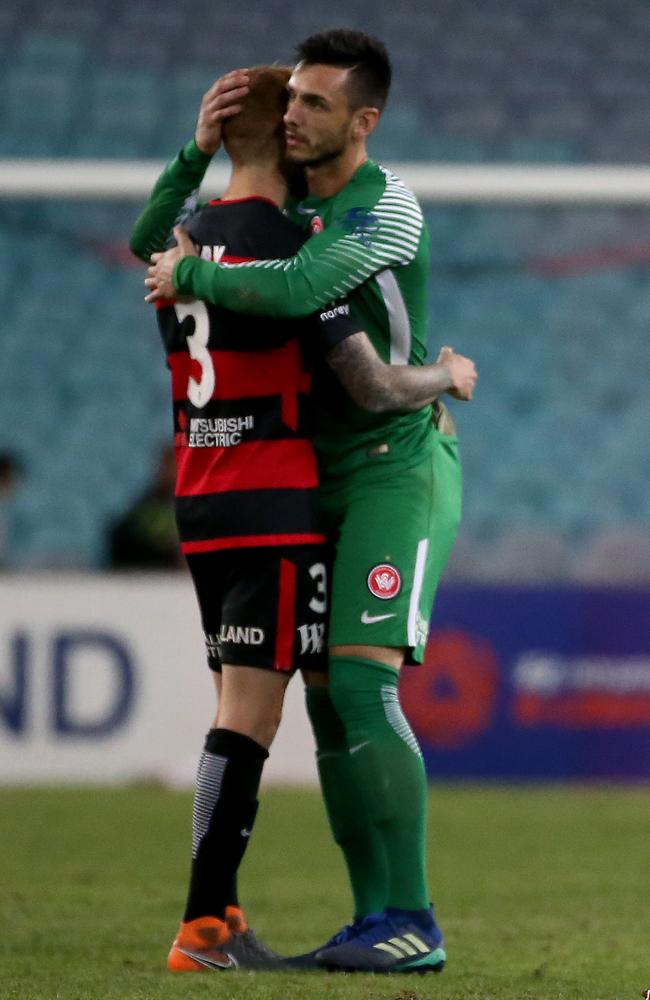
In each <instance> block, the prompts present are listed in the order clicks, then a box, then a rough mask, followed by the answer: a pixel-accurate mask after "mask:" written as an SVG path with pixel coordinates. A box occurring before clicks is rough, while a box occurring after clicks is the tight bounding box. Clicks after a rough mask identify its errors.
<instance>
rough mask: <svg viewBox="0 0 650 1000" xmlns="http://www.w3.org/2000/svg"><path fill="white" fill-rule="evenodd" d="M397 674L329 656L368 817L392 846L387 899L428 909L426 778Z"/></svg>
mask: <svg viewBox="0 0 650 1000" xmlns="http://www.w3.org/2000/svg"><path fill="white" fill-rule="evenodd" d="M398 679H399V674H398V671H396V670H394V669H393V668H392V667H389V666H386V665H385V664H383V663H377V662H376V661H374V660H367V659H361V658H360V657H349V658H347V657H338V656H336V657H332V658H331V660H330V686H329V693H330V697H331V699H332V701H333V703H334V707H335V708H336V711H337V713H338V715H339V716H340V718H341V720H342V721H343V725H344V726H345V732H346V737H347V743H348V747H349V751H350V762H351V765H352V769H353V771H354V772H355V773H356V776H357V781H358V788H359V792H360V796H361V798H360V804H361V805H362V808H363V811H364V813H365V822H366V824H367V825H373V826H374V827H375V829H376V830H377V831H378V833H379V835H380V837H381V839H382V842H383V844H384V848H385V852H386V859H387V864H388V897H387V899H386V903H385V905H386V906H394V907H398V908H399V909H405V910H423V909H426V908H427V907H428V906H429V900H430V896H429V890H428V886H427V879H426V868H425V864H426V819H427V779H426V772H425V769H424V762H423V760H422V754H421V753H420V748H419V746H418V743H417V740H416V738H415V736H414V734H413V731H412V730H411V727H410V726H409V724H408V722H407V720H406V718H405V716H404V714H403V712H402V709H401V706H400V703H399V696H398V691H397V682H398ZM357 811H359V806H358V805H357Z"/></svg>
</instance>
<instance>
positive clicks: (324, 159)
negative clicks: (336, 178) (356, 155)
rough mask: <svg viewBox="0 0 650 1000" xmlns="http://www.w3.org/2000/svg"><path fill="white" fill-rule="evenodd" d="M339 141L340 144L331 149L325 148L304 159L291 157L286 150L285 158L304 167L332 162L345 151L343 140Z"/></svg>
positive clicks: (320, 165) (319, 165)
mask: <svg viewBox="0 0 650 1000" xmlns="http://www.w3.org/2000/svg"><path fill="white" fill-rule="evenodd" d="M339 143H340V145H338V146H336V147H335V148H333V149H326V150H325V151H323V152H321V153H317V154H316V155H315V156H310V157H307V158H306V159H304V160H303V159H300V158H296V159H293V158H292V156H291V153H290V152H288V153H287V159H288V160H289V162H290V163H293V164H295V165H296V166H301V167H305V168H314V167H322V166H324V165H325V164H326V163H333V162H334V160H338V158H339V157H340V156H342V155H343V153H344V152H345V142H341V141H340V140H339Z"/></svg>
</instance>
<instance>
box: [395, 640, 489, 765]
mask: <svg viewBox="0 0 650 1000" xmlns="http://www.w3.org/2000/svg"><path fill="white" fill-rule="evenodd" d="M498 687H499V668H498V663H497V658H496V654H495V651H494V649H493V647H492V646H491V645H490V643H489V642H486V641H485V640H484V639H477V638H475V637H474V636H471V635H468V634H467V633H466V632H463V631H461V630H457V631H449V632H437V633H436V632H434V633H433V634H432V635H431V637H430V639H429V642H428V644H427V648H426V651H425V654H424V663H422V664H421V666H419V667H415V668H414V669H412V670H411V669H404V670H403V671H402V679H401V682H400V698H401V701H402V705H403V707H404V711H405V713H406V716H407V718H408V719H409V721H410V723H411V725H412V726H413V729H414V730H415V733H416V735H417V736H418V738H419V739H421V740H422V741H423V742H424V743H426V744H428V745H429V746H432V747H440V748H444V749H455V748H457V747H461V746H464V745H465V744H466V743H469V742H470V741H471V740H473V739H476V737H477V736H480V735H481V734H482V733H483V732H485V731H486V730H487V729H488V728H489V726H490V723H491V720H492V713H493V711H494V705H495V701H496V697H497V693H498Z"/></svg>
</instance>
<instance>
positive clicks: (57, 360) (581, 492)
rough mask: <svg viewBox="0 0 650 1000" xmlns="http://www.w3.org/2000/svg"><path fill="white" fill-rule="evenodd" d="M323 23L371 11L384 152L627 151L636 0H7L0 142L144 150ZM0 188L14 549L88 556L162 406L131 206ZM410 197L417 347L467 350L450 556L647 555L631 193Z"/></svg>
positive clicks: (631, 143) (638, 103) (572, 565)
mask: <svg viewBox="0 0 650 1000" xmlns="http://www.w3.org/2000/svg"><path fill="white" fill-rule="evenodd" d="M329 24H337V25H342V26H353V27H360V28H364V29H368V28H369V27H370V28H371V30H373V31H374V32H375V33H376V34H378V35H379V36H380V37H383V38H384V39H385V40H386V41H387V43H388V45H389V47H390V50H391V53H392V55H393V57H394V63H395V76H396V81H395V89H394V95H393V98H392V102H391V106H390V107H389V108H388V109H387V112H386V116H385V121H384V123H383V125H382V127H381V128H380V130H379V133H378V135H377V137H376V141H375V142H374V145H373V150H372V151H373V154H374V155H375V156H376V158H377V159H380V160H382V161H383V162H386V163H388V164H390V163H391V161H393V160H404V159H410V160H413V159H421V160H430V159H435V160H443V161H444V160H447V161H457V160H459V161H471V162H491V161H493V162H494V161H503V160H512V161H527V162H531V163H535V162H627V163H644V162H646V161H647V160H648V157H649V156H650V133H649V132H648V129H647V121H648V101H649V98H650V73H649V72H648V55H647V53H648V51H650V7H648V5H647V4H646V3H644V2H643V0H617V2H616V3H614V2H613V0H607V2H606V0H603V2H589V3H588V2H586V0H584V2H583V0H576V2H575V3H572V4H570V5H557V4H555V3H553V2H552V0H483V3H482V4H481V5H480V7H477V5H476V4H475V3H473V2H470V0H453V2H452V0H436V3H435V4H430V3H418V2H415V0H404V2H403V3H402V4H401V5H400V6H399V8H397V7H395V6H394V5H392V4H391V5H389V4H387V3H379V4H377V3H376V2H375V3H373V4H370V3H369V0H346V2H345V4H344V3H343V2H342V0H333V2H332V3H330V4H328V13H327V23H326V24H325V23H324V22H323V19H322V17H319V16H318V14H317V13H315V8H313V7H311V6H308V7H303V6H300V5H297V4H286V3H284V2H283V3H282V4H281V3H280V2H279V0H267V2H265V3H264V5H262V4H259V5H257V6H254V7H253V8H252V9H247V11H246V16H245V18H243V17H242V15H241V12H240V11H239V10H238V9H235V8H232V7H231V6H228V5H226V4H225V3H223V2H218V3H212V4H208V3H207V2H203V0H197V2H196V3H194V4H193V5H192V10H191V17H190V16H188V14H187V12H186V11H185V10H184V9H183V8H182V7H179V6H178V5H177V4H174V3H172V2H171V0H156V3H155V4H154V3H152V2H149V0H145V2H142V3H138V4H131V5H129V4H119V5H115V4H109V3H108V2H106V0H104V2H93V3H88V4H80V3H78V2H77V0H71V2H68V0H52V2H51V3H49V4H48V5H46V6H44V5H41V6H38V5H28V6H27V7H25V6H24V5H22V4H18V3H17V0H8V2H7V3H6V4H5V5H3V6H2V8H1V9H0V53H1V55H2V59H1V60H0V67H1V68H0V78H1V79H2V84H3V94H4V95H5V100H4V101H3V105H2V108H1V109H0V157H17V156H20V157H29V156H43V157H44V156H54V157H63V156H65V157H70V156H83V157H119V158H127V157H134V158H138V157H147V158H150V157H159V158H166V157H168V156H169V155H171V154H172V153H173V152H174V150H175V149H176V148H178V147H179V146H180V145H181V143H182V142H183V141H184V140H185V139H186V138H187V136H188V135H189V133H190V131H191V128H192V124H193V120H194V116H195V112H196V107H197V102H198V100H199V98H200V95H201V93H202V90H203V89H205V87H206V85H207V84H208V83H209V82H210V81H211V80H212V79H213V78H214V77H215V76H216V75H218V74H219V73H221V72H222V71H224V70H225V69H227V68H230V67H231V66H232V65H236V64H253V63H255V62H260V61H269V60H272V59H278V60H289V59H290V58H291V46H292V43H293V42H294V41H295V40H296V39H298V38H300V37H301V36H303V35H305V34H306V33H308V32H310V31H313V30H316V29H319V28H322V27H324V26H328V25H329ZM0 204H2V214H1V219H0V297H1V301H2V313H3V317H4V332H3V334H2V357H3V363H2V365H1V366H0V415H1V417H2V419H1V421H0V427H1V430H0V447H11V448H14V449H15V450H16V451H18V452H19V453H20V454H21V455H22V456H23V458H24V460H25V465H26V468H27V471H28V484H29V489H28V490H25V491H23V494H22V496H21V498H20V502H19V505H18V509H17V511H16V518H17V522H16V538H17V543H16V552H15V558H16V560H17V561H18V562H19V563H20V564H21V565H43V564H49V565H82V566H83V565H99V564H101V562H102V559H103V538H104V531H105V527H106V524H107V523H108V521H109V520H110V519H111V518H112V517H113V516H115V514H117V513H118V512H119V511H120V510H122V509H123V508H124V507H125V506H126V505H127V504H128V502H129V501H130V500H131V499H132V498H133V497H134V495H136V494H137V493H138V491H139V490H140V489H141V488H142V486H143V485H144V483H145V482H146V481H147V480H148V478H149V474H150V466H151V463H152V462H153V461H154V455H155V451H156V448H157V446H158V444H159V442H160V441H161V440H163V439H164V438H165V436H166V435H167V434H168V428H169V418H168V407H167V375H166V371H165V367H164V362H163V356H162V351H161V349H160V348H159V345H158V342H157V333H156V329H155V323H154V321H153V317H152V316H151V315H150V310H149V309H148V308H147V307H146V306H145V305H144V303H143V302H142V285H141V280H140V279H141V272H140V270H138V267H137V265H135V264H134V263H133V262H131V261H130V260H129V257H128V252H127V251H126V244H127V241H128V234H129V230H130V227H131V224H132V221H133V218H134V216H135V214H136V213H137V210H138V208H137V206H136V205H134V204H132V203H115V202H107V203H76V202H63V201H60V202H48V201H39V202H35V201H31V202H0ZM426 213H427V219H428V223H429V226H430V229H431V238H432V274H431V353H432V354H434V353H435V352H436V351H437V348H438V346H439V345H440V344H441V343H451V344H452V345H454V346H455V347H456V348H457V349H458V350H462V351H463V352H464V353H468V354H470V355H472V356H473V357H475V358H476V359H477V362H478V365H479V368H480V371H481V382H480V387H479V390H478V394H477V398H476V401H475V403H474V404H473V405H472V408H471V410H470V409H469V408H468V409H467V410H466V411H462V410H460V409H459V408H458V407H456V413H457V415H458V418H459V420H458V422H459V425H460V432H461V436H462V444H463V453H464V460H465V476H466V481H467V484H468V488H467V494H466V508H465V521H464V528H463V531H464V535H463V536H462V537H461V539H460V541H459V546H458V548H457V550H456V553H455V554H454V557H453V560H452V565H451V567H450V576H451V577H452V578H457V579H461V578H474V579H486V578H494V579H505V578H508V577H509V576H514V577H515V578H517V579H522V578H526V577H528V576H530V577H532V578H534V579H547V578H549V577H553V578H560V579H565V578H570V577H572V576H578V577H579V578H581V579H589V578H594V579H597V578H599V574H601V575H602V566H603V564H604V563H603V560H605V561H606V560H607V559H608V558H612V559H615V560H616V561H617V565H618V566H619V572H620V576H621V579H623V580H624V579H626V573H627V578H629V579H630V580H637V579H639V578H640V577H643V575H644V573H645V576H646V578H648V577H650V556H648V555H647V547H644V546H643V541H644V540H645V538H646V536H647V534H648V522H649V521H650V454H649V445H648V440H649V437H650V435H649V434H648V425H649V421H648V402H647V392H648V380H649V376H650V341H649V340H648V332H647V331H648V321H649V320H650V284H649V283H648V280H647V278H648V265H649V263H650V237H648V233H649V232H650V226H649V223H650V210H648V209H645V208H635V209H631V208H626V209H623V208H604V207H603V208H593V207H591V208H569V207H555V208H541V207H517V208H512V207H511V208H500V207H481V206H435V207H434V206H426ZM603 533H605V540H604V541H603V540H602V539H601V538H600V536H601V535H602V534H603ZM619 534H620V539H619V542H618V543H617V540H616V539H617V537H618V535H619ZM635 537H636V538H638V539H639V545H638V546H637V547H635V545H634V542H633V541H630V538H632V539H634V538H635ZM612 539H613V540H612ZM592 549H593V551H592ZM642 550H643V551H644V552H646V557H645V561H644V559H643V558H642V556H641V555H639V557H638V558H637V559H631V557H630V555H629V554H630V552H631V551H638V552H639V553H641V551H642ZM608 553H609V555H608ZM612 553H613V555H612ZM522 559H525V563H526V566H525V567H522V566H521V565H520V564H521V562H522ZM628 564H629V567H630V568H629V572H627V570H626V567H627V566H628ZM644 566H645V570H644V568H643V567H644Z"/></svg>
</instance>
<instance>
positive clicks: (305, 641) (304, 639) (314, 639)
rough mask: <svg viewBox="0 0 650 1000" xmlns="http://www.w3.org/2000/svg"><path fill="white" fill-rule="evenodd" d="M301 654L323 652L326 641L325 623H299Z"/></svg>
mask: <svg viewBox="0 0 650 1000" xmlns="http://www.w3.org/2000/svg"><path fill="white" fill-rule="evenodd" d="M296 631H297V632H298V635H299V636H300V655H301V656H302V655H304V654H305V653H322V652H323V645H324V643H325V624H324V623H318V622H314V623H312V624H310V625H299V626H298V628H297V630H296Z"/></svg>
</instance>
